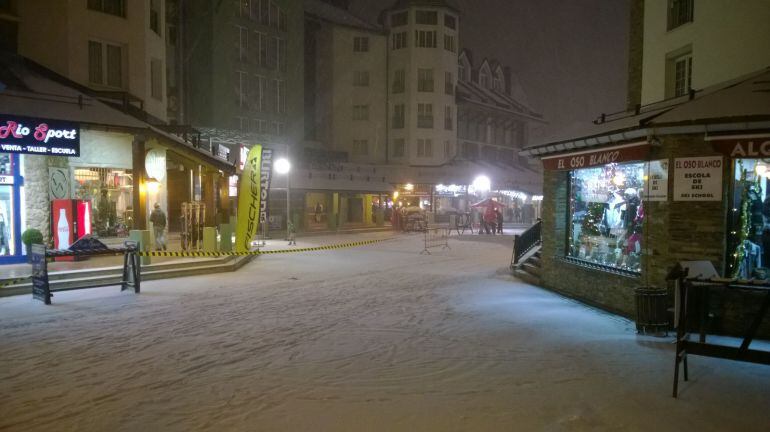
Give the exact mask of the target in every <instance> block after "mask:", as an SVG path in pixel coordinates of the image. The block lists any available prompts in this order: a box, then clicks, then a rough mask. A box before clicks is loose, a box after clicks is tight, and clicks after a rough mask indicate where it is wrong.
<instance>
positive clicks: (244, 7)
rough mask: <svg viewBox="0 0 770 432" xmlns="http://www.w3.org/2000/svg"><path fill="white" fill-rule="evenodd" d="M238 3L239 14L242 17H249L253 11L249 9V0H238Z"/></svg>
mask: <svg viewBox="0 0 770 432" xmlns="http://www.w3.org/2000/svg"><path fill="white" fill-rule="evenodd" d="M237 3H238V16H239V17H241V18H249V17H250V16H251V11H250V10H249V0H237Z"/></svg>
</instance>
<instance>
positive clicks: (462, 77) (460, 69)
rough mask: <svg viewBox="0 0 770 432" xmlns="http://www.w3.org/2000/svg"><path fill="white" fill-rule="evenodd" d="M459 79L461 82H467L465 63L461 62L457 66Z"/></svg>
mask: <svg viewBox="0 0 770 432" xmlns="http://www.w3.org/2000/svg"><path fill="white" fill-rule="evenodd" d="M457 79H459V80H460V81H467V79H466V78H465V64H463V62H460V63H459V64H458V65H457Z"/></svg>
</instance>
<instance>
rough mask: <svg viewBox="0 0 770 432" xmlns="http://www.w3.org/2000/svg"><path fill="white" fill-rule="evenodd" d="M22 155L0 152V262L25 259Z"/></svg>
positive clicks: (5, 262)
mask: <svg viewBox="0 0 770 432" xmlns="http://www.w3.org/2000/svg"><path fill="white" fill-rule="evenodd" d="M21 157H23V156H21V155H16V154H9V153H0V264H8V263H13V262H21V261H23V257H22V244H21V233H22V232H23V231H24V218H23V217H22V214H21V209H23V208H24V201H23V200H24V193H23V191H24V177H23V176H22V173H21V166H22V165H21V163H20V158H21Z"/></svg>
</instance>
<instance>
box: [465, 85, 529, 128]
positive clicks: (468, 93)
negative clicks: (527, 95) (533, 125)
mask: <svg viewBox="0 0 770 432" xmlns="http://www.w3.org/2000/svg"><path fill="white" fill-rule="evenodd" d="M457 99H458V103H462V102H469V103H475V104H478V105H484V106H487V107H489V108H494V109H499V110H504V111H508V112H509V113H511V114H516V115H520V116H523V117H527V118H529V119H532V120H539V121H543V115H542V114H540V113H537V112H535V111H534V110H533V109H531V108H530V107H528V106H527V105H526V104H525V103H523V102H521V101H517V100H516V99H514V98H512V97H511V96H509V95H507V94H505V93H500V92H497V91H494V90H491V89H488V88H484V87H482V86H480V85H479V84H478V83H477V82H476V81H462V80H458V81H457Z"/></svg>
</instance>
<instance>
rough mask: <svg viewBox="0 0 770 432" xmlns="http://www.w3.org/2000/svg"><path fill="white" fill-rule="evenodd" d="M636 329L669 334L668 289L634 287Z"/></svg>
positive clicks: (647, 332) (641, 331)
mask: <svg viewBox="0 0 770 432" xmlns="http://www.w3.org/2000/svg"><path fill="white" fill-rule="evenodd" d="M634 294H635V296H636V331H637V333H640V334H660V333H665V334H666V335H667V334H668V329H669V321H668V291H666V290H664V289H659V288H654V287H638V288H634Z"/></svg>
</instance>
